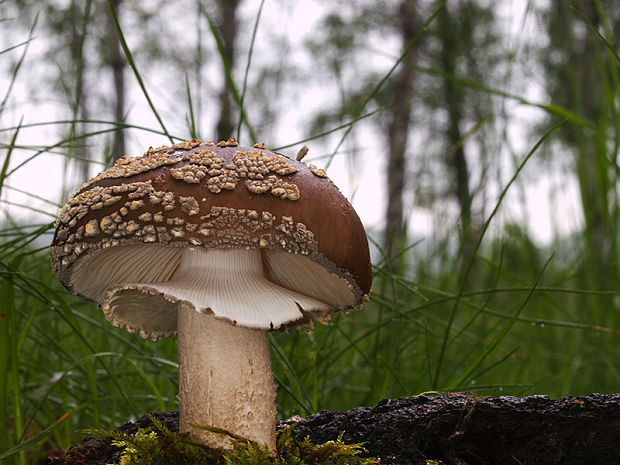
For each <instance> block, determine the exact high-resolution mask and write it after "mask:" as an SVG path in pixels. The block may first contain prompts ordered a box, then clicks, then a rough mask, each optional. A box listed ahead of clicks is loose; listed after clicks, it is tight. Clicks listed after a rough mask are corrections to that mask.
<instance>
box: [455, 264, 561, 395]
mask: <svg viewBox="0 0 620 465" xmlns="http://www.w3.org/2000/svg"><path fill="white" fill-rule="evenodd" d="M552 259H553V255H552V256H551V257H549V259H548V260H547V262H546V263H545V265H544V266H543V268H542V270H541V271H540V273H539V274H538V276H537V277H536V281H534V284H533V285H532V288H531V289H530V292H528V294H527V296H526V297H525V299H523V302H521V304H520V305H519V307H518V308H517V310H516V311H515V312H514V314H513V315H512V317H511V318H510V320H508V321H507V322H506V324H505V325H504V327H503V328H502V330H501V331H500V332H499V333H497V335H496V336H495V337H494V338H493V340H491V342H489V344H487V346H486V347H485V348H484V349H483V350H482V351H481V352H480V353H479V354H478V356H477V357H476V358H475V359H474V361H473V362H472V363H471V364H470V365H469V366H468V367H467V368H466V369H465V371H464V372H463V373H462V374H461V375H460V376H459V377H457V378H456V379H454V381H452V382H451V383H449V384H448V387H447V389H448V390H451V389H456V388H457V387H461V386H463V385H464V384H465V381H466V380H467V379H468V378H469V377H470V376H471V374H472V373H473V372H474V371H475V370H476V369H477V368H478V367H479V366H480V365H481V364H482V362H484V360H485V359H486V358H487V357H488V356H489V355H490V354H491V352H493V350H495V348H496V347H497V346H498V344H499V343H500V342H501V341H502V340H503V339H504V338H505V337H506V335H507V334H508V332H509V331H510V330H511V329H512V327H513V326H514V324H515V323H516V321H517V319H518V318H519V315H521V313H522V312H523V310H524V309H525V306H526V305H527V303H528V302H529V300H530V298H531V297H532V296H533V295H534V292H536V287H537V286H538V283H539V282H540V280H541V278H542V276H543V274H544V272H545V270H546V269H547V266H548V265H549V263H550V262H551V260H552Z"/></svg>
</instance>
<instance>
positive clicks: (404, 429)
mask: <svg viewBox="0 0 620 465" xmlns="http://www.w3.org/2000/svg"><path fill="white" fill-rule="evenodd" d="M157 417H158V418H160V419H161V420H162V422H163V423H164V424H165V425H166V426H167V427H168V428H170V429H171V430H175V429H176V428H177V426H178V415H177V414H176V412H167V413H163V414H157ZM149 422H150V421H149V420H148V418H142V419H140V421H139V422H138V423H137V424H136V423H128V424H125V425H123V426H122V427H121V428H122V429H123V430H124V431H133V430H135V429H137V427H138V426H141V427H145V426H147V425H148V424H149ZM290 422H292V420H289V421H288V422H281V424H285V423H290ZM296 423H297V424H296V426H295V432H296V435H298V436H299V437H305V436H309V437H310V439H311V440H312V442H313V443H316V444H320V443H324V442H326V441H329V440H334V439H336V438H338V436H339V435H340V434H344V436H343V439H344V442H346V443H360V442H362V443H364V447H365V449H366V450H367V451H368V455H370V456H375V457H380V458H381V462H382V463H388V464H400V465H409V464H411V465H413V464H415V465H417V464H424V463H426V461H427V460H441V461H443V463H445V464H447V465H450V464H454V465H478V464H494V465H496V464H515V465H517V464H528V465H533V464H541V465H542V464H544V465H549V464H562V465H570V464H575V465H582V464H587V463H591V464H596V465H607V464H609V465H612V464H614V465H617V464H620V394H610V395H603V394H591V395H589V396H583V397H564V398H562V399H559V400H553V399H549V398H548V397H547V396H529V397H524V398H517V397H508V396H502V397H476V396H471V395H462V394H450V395H441V396H418V397H409V398H403V399H385V400H383V401H381V402H380V403H379V405H377V406H376V407H374V408H367V407H359V408H356V409H353V410H348V411H344V412H332V411H323V412H319V413H317V414H315V415H311V416H309V417H307V418H304V419H299V421H297V422H296ZM119 452H120V451H119V449H117V448H115V447H113V446H112V445H110V441H109V439H105V438H88V439H85V440H84V441H83V442H82V443H81V444H78V445H75V446H73V447H71V448H70V449H69V450H68V451H67V452H66V454H65V455H64V457H62V458H48V459H47V460H46V462H44V463H45V465H81V464H89V465H98V464H106V463H112V462H113V461H114V460H115V459H117V457H118V455H119Z"/></svg>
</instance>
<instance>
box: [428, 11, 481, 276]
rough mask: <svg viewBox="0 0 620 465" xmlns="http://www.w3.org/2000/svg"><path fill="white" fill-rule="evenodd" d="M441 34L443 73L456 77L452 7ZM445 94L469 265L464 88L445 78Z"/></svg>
mask: <svg viewBox="0 0 620 465" xmlns="http://www.w3.org/2000/svg"><path fill="white" fill-rule="evenodd" d="M437 21H438V26H439V28H438V29H439V35H440V38H441V42H442V46H441V57H440V59H441V63H442V67H443V70H442V71H443V72H444V73H446V74H447V75H451V76H454V75H456V74H457V72H456V59H457V56H458V53H459V50H458V36H457V35H456V34H455V33H454V27H453V21H452V19H451V17H450V12H449V11H448V8H447V7H446V8H443V9H442V10H441V12H440V13H439V17H438V18H437ZM442 82H443V94H444V99H445V104H446V109H447V111H448V125H447V128H446V141H447V143H448V146H449V150H450V152H449V155H448V159H447V167H448V170H449V171H451V172H452V173H453V175H452V178H453V186H454V191H453V193H454V197H455V199H456V201H457V203H458V205H459V211H460V216H461V237H460V243H461V244H460V245H461V247H460V251H461V253H460V263H461V267H462V265H463V264H465V263H468V261H469V259H470V256H471V253H472V252H473V246H474V242H473V237H472V215H471V202H472V195H471V192H470V188H469V168H468V166H467V157H466V156H465V144H464V142H463V140H462V139H463V134H462V133H461V122H462V120H463V108H462V106H463V95H462V91H461V89H460V88H459V87H458V86H456V85H455V84H454V82H453V81H452V80H451V79H448V78H446V79H443V81H442Z"/></svg>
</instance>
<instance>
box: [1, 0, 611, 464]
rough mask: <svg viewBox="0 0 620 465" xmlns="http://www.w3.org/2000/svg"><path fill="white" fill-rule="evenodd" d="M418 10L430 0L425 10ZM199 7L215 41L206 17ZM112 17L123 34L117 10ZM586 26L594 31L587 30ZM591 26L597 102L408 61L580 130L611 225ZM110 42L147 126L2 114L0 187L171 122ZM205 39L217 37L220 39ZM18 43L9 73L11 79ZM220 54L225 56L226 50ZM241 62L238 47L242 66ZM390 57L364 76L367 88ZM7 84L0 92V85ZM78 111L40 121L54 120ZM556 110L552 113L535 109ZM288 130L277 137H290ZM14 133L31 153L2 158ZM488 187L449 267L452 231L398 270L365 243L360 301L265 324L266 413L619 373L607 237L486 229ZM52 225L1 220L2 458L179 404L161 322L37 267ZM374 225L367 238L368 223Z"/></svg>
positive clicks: (583, 386) (31, 457) (241, 100)
mask: <svg viewBox="0 0 620 465" xmlns="http://www.w3.org/2000/svg"><path fill="white" fill-rule="evenodd" d="M599 7H600V5H599ZM203 13H204V14H205V15H206V12H203ZM431 20H432V16H429V22H428V24H430V23H431V22H432V21H431ZM209 24H210V25H211V32H212V34H213V35H214V36H215V38H216V39H217V40H218V41H219V39H218V38H217V34H216V30H215V27H214V26H213V22H212V21H211V20H210V18H209ZM117 25H118V23H117ZM255 27H259V16H258V15H257V18H256V22H255ZM33 30H34V27H33ZM119 31H120V32H121V35H122V29H120V27H119ZM592 34H593V35H595V36H596V37H599V35H597V34H598V32H597V34H594V32H593V33H592ZM254 37H255V35H253V38H252V41H253V40H254ZM31 40H33V39H32V33H31V38H29V39H28V41H25V42H23V44H21V45H19V46H22V47H24V48H23V50H24V52H25V50H26V48H25V45H26V44H27V43H29V41H31ZM600 40H601V44H602V48H601V49H600V54H601V55H600V57H599V58H600V66H601V71H600V72H601V73H602V74H604V75H606V76H607V75H609V79H606V80H605V82H604V84H605V85H604V89H603V90H604V92H605V95H606V100H605V105H604V108H602V109H601V110H600V113H599V115H598V117H597V118H596V119H595V120H591V119H589V118H588V117H587V115H581V114H580V113H579V111H578V110H579V109H578V108H567V107H564V106H562V105H561V104H558V103H554V102H551V103H548V104H544V105H543V104H534V103H531V102H529V101H528V100H526V99H524V98H521V97H519V96H515V95H509V94H507V93H505V92H503V91H500V90H497V89H493V88H491V87H489V86H487V85H486V84H484V83H476V82H472V81H470V80H468V79H467V78H466V77H458V76H447V75H441V73H437V72H434V71H433V70H428V69H427V70H423V71H425V72H427V73H428V74H433V75H434V76H435V77H436V78H437V79H453V80H454V82H455V83H457V84H459V85H461V86H463V87H466V88H471V89H473V90H475V91H476V92H482V93H485V94H490V95H494V96H495V97H497V98H502V99H507V100H517V101H520V102H521V103H522V104H524V105H534V106H536V107H537V108H540V109H542V110H545V111H546V112H547V113H548V114H549V116H550V118H558V117H561V118H562V121H565V120H566V122H565V123H563V128H562V130H564V129H566V128H569V130H571V131H575V132H578V133H579V135H580V139H579V140H580V143H584V141H586V142H588V141H589V142H593V143H595V145H596V147H597V150H598V151H597V152H596V153H597V157H598V158H597V160H598V162H599V165H600V166H599V170H600V172H602V173H603V174H604V176H603V175H601V176H603V177H601V178H600V179H601V180H600V185H597V195H598V196H600V197H601V198H604V199H605V202H610V203H611V205H606V206H605V211H606V212H607V213H608V215H607V216H606V217H605V224H606V227H607V228H608V230H609V231H616V230H617V229H618V226H619V225H620V224H619V222H620V217H619V215H618V200H617V196H616V195H615V190H614V189H615V187H614V186H615V185H617V183H618V180H619V179H618V177H619V175H618V172H619V171H618V170H617V166H618V164H617V163H616V160H615V159H613V157H612V156H610V153H611V154H615V153H617V152H614V151H613V148H614V147H617V140H618V133H619V131H618V127H617V125H618V122H617V121H618V119H617V118H615V115H616V108H615V106H616V104H615V102H616V101H618V95H619V93H620V90H619V88H618V79H617V76H616V71H617V70H616V69H615V64H614V63H616V61H617V57H618V55H617V53H616V51H614V49H613V46H612V45H611V44H612V41H611V38H610V37H609V32H608V28H607V26H606V27H605V29H604V31H603V33H602V34H601V35H600ZM218 43H219V42H218ZM252 43H253V42H252ZM123 48H124V50H125V53H126V54H127V56H128V58H129V61H130V63H131V64H132V68H133V71H134V76H135V78H136V79H138V80H139V81H140V83H141V88H142V91H143V93H144V96H145V98H147V99H148V101H149V105H150V106H151V108H152V111H153V114H154V115H156V117H157V120H158V122H159V126H160V128H148V127H140V126H135V125H129V124H124V123H115V122H109V121H101V120H99V121H89V123H90V125H91V128H93V129H92V130H91V131H90V132H89V133H87V134H76V135H73V136H70V137H62V138H59V140H57V141H51V142H50V143H49V144H47V145H46V146H45V147H24V146H21V145H19V133H20V131H22V130H24V129H25V128H27V127H30V125H28V124H19V125H18V126H16V127H6V128H4V129H2V134H5V135H8V136H6V137H5V138H4V139H3V143H4V145H2V146H1V147H0V151H1V153H2V154H3V156H4V160H3V162H2V164H1V165H2V168H1V172H0V192H1V191H3V190H6V189H8V188H10V184H11V179H12V176H14V173H15V171H16V170H18V169H20V168H21V167H23V166H25V164H27V163H37V160H38V157H39V156H40V155H41V154H50V153H55V154H57V155H58V156H62V157H65V158H66V159H67V160H71V156H72V155H71V153H72V150H71V147H72V146H73V145H74V144H77V143H83V142H87V143H88V142H90V141H91V139H94V138H96V137H98V136H100V135H101V134H106V133H111V132H113V131H114V130H115V129H116V128H117V126H118V124H122V126H123V127H125V128H127V130H133V131H150V132H152V133H155V134H158V135H162V134H165V135H166V136H169V137H170V138H171V139H174V138H176V137H175V136H170V135H169V134H168V131H167V129H166V125H165V122H164V121H163V120H162V119H161V117H160V115H159V113H158V112H157V110H156V109H155V107H154V105H153V102H152V101H151V99H150V97H149V92H148V89H147V87H146V85H145V84H144V82H143V81H142V80H141V78H140V74H139V72H138V67H137V66H136V64H135V63H134V61H133V60H132V59H131V52H130V50H129V46H128V45H127V43H126V42H125V41H123ZM218 50H219V51H220V53H222V51H221V50H222V47H221V46H220V47H219V48H218ZM7 51H8V50H7ZM7 51H5V52H7ZM2 56H3V53H0V59H1V57H2ZM22 60H23V58H20V60H19V62H18V64H17V65H16V66H15V68H14V73H13V75H12V76H13V78H12V80H11V83H13V82H14V81H15V80H16V79H19V76H18V74H19V73H18V72H19V68H20V66H21V63H22ZM222 61H223V62H224V63H226V60H225V57H223V56H222ZM399 61H400V58H398V59H397V60H395V61H394V65H396V64H398V62H399ZM250 63H251V54H250V56H249V57H248V59H247V68H249V66H250ZM391 71H392V70H390V71H389V72H388V74H386V75H385V76H383V77H382V78H381V79H380V80H379V81H377V86H376V89H377V90H378V89H379V87H381V84H382V83H383V82H385V80H386V79H387V77H388V75H389V73H391ZM246 72H247V71H246ZM227 75H228V78H229V80H230V82H231V83H232V84H233V86H232V88H233V89H237V86H236V84H235V82H238V81H239V80H238V79H237V78H236V76H235V75H234V74H233V73H232V71H231V70H230V69H229V68H227ZM186 89H187V95H188V97H187V99H188V102H187V103H188V108H190V113H191V117H190V122H189V123H190V124H188V135H189V134H190V133H192V134H194V133H195V132H196V129H195V127H194V119H195V118H194V115H193V108H196V107H195V106H194V105H193V104H192V98H191V92H190V85H189V83H187V84H186ZM9 91H10V89H9ZM371 97H372V96H369V98H368V100H367V101H366V102H365V103H364V105H363V106H362V107H360V108H359V111H358V112H357V116H356V117H355V118H354V119H353V120H352V121H349V122H346V123H343V124H342V125H339V126H338V127H336V128H334V129H332V130H330V131H326V132H324V133H322V134H317V135H310V136H309V137H308V138H306V139H304V141H308V140H313V139H316V138H318V137H321V136H324V135H326V134H329V133H334V132H336V133H338V131H340V133H339V134H340V136H341V137H342V140H344V138H346V136H347V134H348V133H349V131H350V128H351V127H353V126H354V125H355V124H356V123H357V122H358V121H360V120H361V119H363V118H366V117H369V116H373V115H375V114H376V112H379V113H380V112H381V109H379V110H372V111H369V110H368V109H366V108H365V105H366V103H368V102H370V100H371ZM251 98H252V95H251V92H250V91H249V90H248V89H247V87H246V81H245V79H244V80H243V86H242V92H241V93H240V94H239V93H238V92H237V93H236V94H235V101H236V102H237V104H238V105H239V106H240V107H241V108H242V110H241V111H240V112H239V114H240V117H239V123H238V127H239V130H238V131H239V133H241V128H242V127H245V128H246V131H247V132H248V133H250V132H251V131H252V130H253V129H252V126H250V124H249V122H248V120H247V112H246V111H245V109H243V106H244V105H246V104H247V102H248V101H249V100H251ZM7 99H8V94H7V97H5V98H4V100H3V101H7ZM2 110H3V107H0V112H1V111H2ZM364 112H366V114H364ZM610 115H612V116H614V117H611V116H610ZM78 122H81V121H79V120H70V121H50V122H47V123H44V124H53V125H58V126H59V127H60V126H63V127H64V126H66V125H71V124H75V123H78ZM558 122H559V120H558V119H555V120H553V122H552V123H551V124H549V125H548V127H555V125H556V124H558ZM550 134H551V133H547V134H545V135H542V136H540V135H539V136H536V137H534V136H533V137H532V138H531V143H530V145H531V147H532V149H531V151H530V152H529V153H523V154H520V157H521V159H522V164H521V166H519V167H518V168H516V169H515V170H514V173H513V175H514V178H517V177H518V176H519V174H520V172H521V170H522V169H524V167H525V168H527V166H528V163H530V161H529V160H530V158H531V157H534V158H536V157H538V156H539V155H540V156H542V154H541V151H542V150H543V149H542V148H541V147H542V146H541V144H543V145H544V144H547V142H548V141H547V138H548V137H550ZM5 141H6V142H5ZM288 142H290V143H288ZM288 142H287V143H285V144H282V145H283V147H287V146H292V145H296V144H298V143H300V142H303V141H288ZM609 147H612V149H610V148H609ZM576 150H577V151H579V150H581V146H579V147H576ZM17 151H21V152H22V153H25V152H27V153H30V152H32V155H31V156H29V157H28V158H26V160H25V161H22V162H21V163H19V164H15V163H14V162H13V160H12V158H13V157H14V156H15V153H16V152H17ZM334 153H335V151H334ZM580 156H586V155H585V152H584V153H582V154H581V155H580ZM330 159H331V158H330ZM93 163H97V162H93ZM577 170H578V172H577V174H578V176H580V177H582V178H583V182H584V183H585V182H586V181H588V178H587V176H588V174H587V173H586V171H585V168H583V167H580V166H578V167H577ZM501 188H505V189H506V190H505V191H504V192H503V193H502V195H501V196H500V197H498V198H497V199H496V200H495V210H494V211H493V214H491V215H490V216H489V217H488V218H485V221H486V222H485V224H484V228H483V229H481V231H480V235H479V241H478V242H477V246H476V254H475V255H474V257H473V258H472V260H471V262H470V263H469V264H468V266H467V272H466V273H465V275H464V276H463V275H462V274H460V273H459V272H458V271H457V270H459V269H460V265H459V257H457V256H455V254H454V253H453V252H451V249H450V247H451V242H450V241H451V239H450V237H442V238H435V239H436V240H435V241H434V242H433V243H432V244H431V245H430V246H426V245H425V244H424V245H425V246H424V247H422V246H421V245H420V244H412V247H411V248H410V249H409V250H408V251H407V254H406V259H407V263H408V265H407V267H406V268H407V273H406V274H402V273H397V272H395V271H394V270H392V269H391V268H390V267H389V266H388V265H387V264H386V263H387V261H386V260H384V259H382V258H381V257H383V256H385V252H384V251H382V250H380V249H377V250H376V256H377V257H379V258H378V259H377V260H376V263H375V264H374V268H373V271H374V277H375V278H374V284H373V291H372V295H371V302H370V303H369V304H367V305H366V306H365V307H364V309H363V310H362V311H359V312H351V313H348V314H338V315H336V317H335V318H334V320H333V321H332V323H331V324H330V325H329V327H323V326H318V327H317V328H316V329H315V331H313V332H305V331H301V332H291V333H288V334H287V333H277V334H272V335H271V343H272V360H273V365H274V374H275V377H276V380H277V382H278V385H279V389H278V398H277V404H278V416H279V417H280V418H286V417H289V416H292V415H295V414H300V415H307V414H310V413H313V412H317V411H319V410H322V409H334V410H344V409H349V408H353V407H357V406H360V405H370V406H372V405H375V404H376V403H377V402H378V401H380V400H381V399H382V398H384V397H398V396H410V395H417V394H419V393H422V392H428V391H468V392H469V391H472V392H476V393H481V394H490V395H497V394H510V395H527V394H540V393H543V394H548V395H550V396H553V397H558V396H562V395H568V394H572V395H581V394H588V393H590V392H616V391H617V390H618V385H619V383H620V367H619V366H618V363H617V361H618V360H619V359H620V312H619V311H618V308H619V306H620V305H619V304H618V302H617V297H618V296H617V290H618V283H617V282H616V280H615V276H617V274H616V273H615V272H614V273H608V271H609V269H610V268H612V269H614V270H615V269H617V268H618V264H619V262H618V258H619V257H618V256H617V255H618V253H619V252H618V250H617V247H615V242H614V244H612V245H613V247H611V250H612V251H613V255H612V256H611V257H609V260H608V261H607V262H606V263H605V264H601V263H599V262H597V260H596V254H594V253H593V250H595V249H596V247H597V244H596V243H595V231H594V230H593V228H594V226H593V224H591V223H586V225H585V226H584V228H583V230H582V231H578V232H576V233H575V234H574V235H573V236H571V237H567V238H563V239H562V241H561V242H558V243H556V244H553V245H552V246H549V247H548V248H538V247H536V246H535V245H534V244H533V243H532V241H531V240H530V238H529V237H528V236H527V233H526V231H525V230H524V229H523V228H520V227H518V226H516V225H507V226H506V227H505V228H503V229H502V231H501V233H499V234H497V233H496V234H494V235H486V234H485V232H486V228H487V227H488V226H489V225H491V224H494V214H495V211H497V210H498V209H500V208H502V205H501V200H502V198H503V194H504V193H506V192H508V190H510V189H512V188H514V187H513V186H512V181H511V183H509V184H507V185H505V186H501ZM610 193H613V194H614V195H610ZM35 195H36V192H35ZM38 221H40V220H38ZM52 233H53V225H52V224H38V223H37V224H34V223H33V224H27V223H24V222H23V221H22V222H17V221H15V220H13V219H12V218H10V217H8V218H7V220H6V222H5V223H4V224H3V225H2V226H1V228H0V401H1V402H0V460H4V462H3V463H7V464H26V463H34V461H35V460H36V459H37V458H40V457H41V456H43V455H44V454H45V453H48V452H51V451H55V450H59V449H63V448H66V447H68V446H69V445H70V444H71V443H72V442H74V441H76V440H79V439H80V434H79V433H77V431H79V430H81V429H87V428H93V427H96V428H99V427H100V428H112V427H114V426H117V425H119V424H121V423H124V422H126V421H127V420H129V419H132V418H137V417H139V416H141V415H143V414H144V413H145V412H147V411H150V410H171V409H176V408H177V401H176V394H177V368H178V367H177V364H176V360H177V353H176V340H174V339H168V340H164V341H161V342H157V343H152V342H149V341H144V340H141V339H140V338H138V337H136V336H135V335H131V334H127V333H125V332H124V331H121V330H118V329H116V328H113V327H112V326H111V325H110V324H109V323H108V322H106V321H105V320H104V318H103V316H102V314H101V312H100V311H99V310H97V309H96V308H94V307H93V306H92V305H91V304H88V303H85V302H83V301H82V300H80V299H77V298H75V297H73V296H71V295H69V294H68V293H67V292H66V291H65V290H64V289H63V288H62V286H61V285H60V283H59V282H58V280H57V279H56V278H55V277H54V276H53V274H52V272H51V269H50V264H49V258H48V254H47V250H46V245H47V244H49V242H50V240H51V234H52ZM371 239H373V240H374V241H375V243H380V238H379V237H378V236H375V235H371ZM614 241H615V239H614ZM584 257H585V258H584Z"/></svg>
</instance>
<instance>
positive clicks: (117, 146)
mask: <svg viewBox="0 0 620 465" xmlns="http://www.w3.org/2000/svg"><path fill="white" fill-rule="evenodd" d="M121 3H122V0H112V5H113V6H114V10H115V11H116V16H117V17H118V19H119V21H120V17H121ZM108 22H109V25H108V30H107V33H106V42H107V45H108V47H107V56H106V62H107V63H106V64H107V66H109V67H110V70H111V71H112V79H113V82H114V121H115V122H117V123H123V122H125V57H124V55H123V53H122V51H121V44H120V40H119V37H118V32H117V31H116V26H115V25H114V20H113V18H112V15H111V14H110V13H108ZM125 153H126V150H125V131H124V129H123V128H121V127H118V128H117V129H116V130H115V131H114V141H113V143H112V160H116V159H118V158H121V157H123V156H124V155H125Z"/></svg>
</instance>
